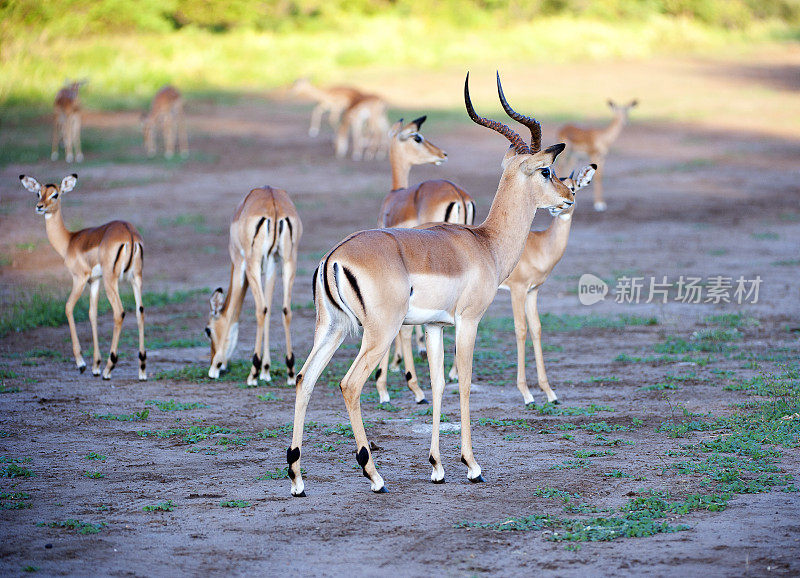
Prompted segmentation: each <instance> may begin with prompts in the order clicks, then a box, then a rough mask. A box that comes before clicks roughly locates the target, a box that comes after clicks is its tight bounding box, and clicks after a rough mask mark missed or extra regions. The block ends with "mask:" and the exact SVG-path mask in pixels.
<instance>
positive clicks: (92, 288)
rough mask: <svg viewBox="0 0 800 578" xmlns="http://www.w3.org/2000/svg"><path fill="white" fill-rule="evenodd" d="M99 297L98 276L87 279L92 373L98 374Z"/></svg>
mask: <svg viewBox="0 0 800 578" xmlns="http://www.w3.org/2000/svg"><path fill="white" fill-rule="evenodd" d="M99 299H100V278H96V279H90V280H89V322H90V323H91V325H92V346H93V353H92V375H94V376H98V375H100V361H101V360H100V343H99V341H98V339H97V301H98V300H99Z"/></svg>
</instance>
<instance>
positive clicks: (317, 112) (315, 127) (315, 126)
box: [308, 104, 336, 137]
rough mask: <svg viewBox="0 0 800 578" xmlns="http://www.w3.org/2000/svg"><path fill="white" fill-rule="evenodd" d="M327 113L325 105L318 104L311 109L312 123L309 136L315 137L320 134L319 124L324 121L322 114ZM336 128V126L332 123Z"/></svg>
mask: <svg viewBox="0 0 800 578" xmlns="http://www.w3.org/2000/svg"><path fill="white" fill-rule="evenodd" d="M324 113H325V106H323V105H322V104H318V105H317V106H315V107H314V110H312V111H311V125H310V126H309V127H308V136H311V137H315V136H317V135H318V134H319V125H320V123H321V122H322V115H323V114H324ZM331 126H332V127H333V128H334V129H335V128H336V127H335V126H333V125H331Z"/></svg>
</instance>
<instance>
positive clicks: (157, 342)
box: [136, 336, 208, 349]
mask: <svg viewBox="0 0 800 578" xmlns="http://www.w3.org/2000/svg"><path fill="white" fill-rule="evenodd" d="M136 339H138V336H137V337H136ZM136 343H138V341H137V342H136ZM192 347H208V340H207V339H204V338H202V337H194V338H191V337H188V338H187V337H184V338H180V339H162V338H160V337H148V338H147V348H148V349H190V348H192Z"/></svg>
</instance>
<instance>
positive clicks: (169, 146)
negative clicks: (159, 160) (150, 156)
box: [162, 114, 175, 159]
mask: <svg viewBox="0 0 800 578" xmlns="http://www.w3.org/2000/svg"><path fill="white" fill-rule="evenodd" d="M162 126H163V130H164V158H168V159H171V158H172V157H173V156H175V119H174V118H173V117H172V115H170V114H165V115H164V121H163V124H162Z"/></svg>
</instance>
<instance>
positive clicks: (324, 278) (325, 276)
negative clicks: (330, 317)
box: [320, 261, 344, 312]
mask: <svg viewBox="0 0 800 578" xmlns="http://www.w3.org/2000/svg"><path fill="white" fill-rule="evenodd" d="M320 275H322V284H323V285H324V286H325V295H327V296H328V300H329V301H330V302H331V304H332V305H333V306H334V307H336V308H337V309H338V310H339V311H342V312H344V309H342V308H341V307H340V306H339V304H338V303H337V302H336V300H335V299H334V298H333V293H331V283H330V279H329V276H328V261H325V262H324V263H323V264H322V273H320ZM334 275H335V272H334Z"/></svg>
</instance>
